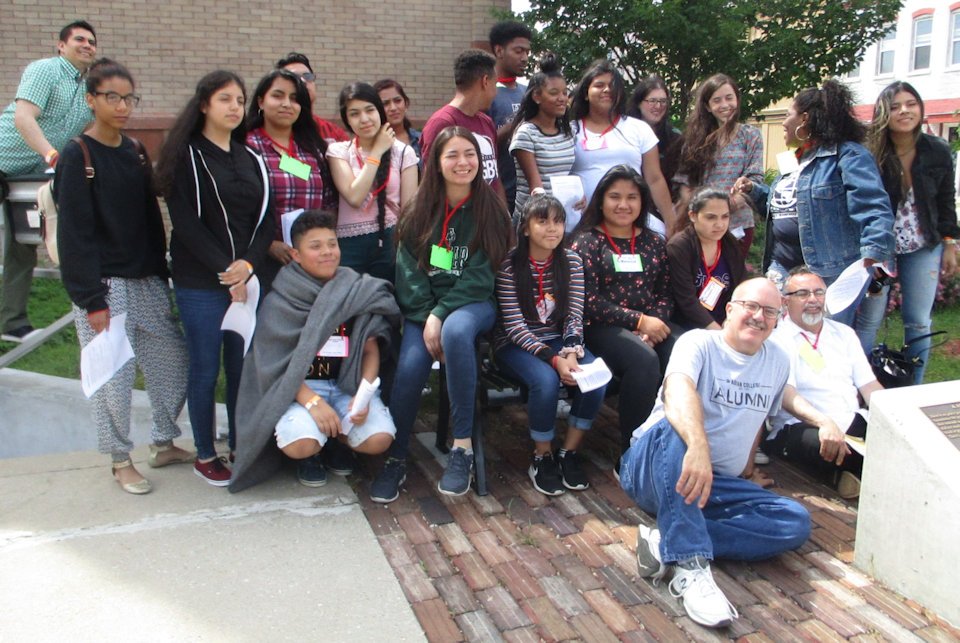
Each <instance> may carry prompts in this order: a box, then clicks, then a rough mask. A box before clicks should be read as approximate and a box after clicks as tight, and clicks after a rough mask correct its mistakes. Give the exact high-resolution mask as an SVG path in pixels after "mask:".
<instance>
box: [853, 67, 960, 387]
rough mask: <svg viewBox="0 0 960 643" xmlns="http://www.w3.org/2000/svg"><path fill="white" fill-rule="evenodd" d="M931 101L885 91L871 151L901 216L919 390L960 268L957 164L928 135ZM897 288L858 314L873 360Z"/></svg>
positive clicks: (899, 238) (901, 270) (897, 263)
mask: <svg viewBox="0 0 960 643" xmlns="http://www.w3.org/2000/svg"><path fill="white" fill-rule="evenodd" d="M923 115H924V107H923V99H922V98H920V94H919V92H917V90H916V89H914V87H913V85H911V84H910V83H905V82H899V81H898V82H895V83H892V84H890V85H888V86H887V87H885V88H884V90H883V91H882V92H880V96H879V97H878V98H877V103H876V105H875V106H874V109H873V121H872V122H871V123H870V127H869V129H868V131H867V147H868V149H869V150H870V152H871V154H873V157H874V158H875V159H876V160H877V164H878V165H879V166H880V176H881V178H882V179H883V187H884V189H886V191H887V194H888V195H889V196H890V207H891V208H892V209H893V211H894V212H895V218H894V224H893V232H894V236H895V237H896V256H895V257H894V261H893V262H891V263H892V265H890V266H888V269H889V272H890V273H891V274H894V275H896V277H897V279H898V280H899V281H900V293H901V296H902V300H901V304H900V312H901V314H902V315H903V339H904V342H905V343H906V344H907V345H908V352H907V354H908V355H909V356H911V357H919V358H920V359H921V360H922V362H921V365H920V367H919V368H917V369H916V370H915V371H914V374H913V377H914V384H922V383H923V373H924V370H925V365H926V361H927V356H928V353H929V350H930V340H929V339H921V340H916V338H917V337H920V336H921V335H926V334H928V333H929V332H930V322H931V313H932V310H933V302H934V298H935V297H936V294H937V286H938V284H939V282H940V279H941V278H944V279H946V278H948V277H950V276H951V275H952V274H953V273H954V272H956V270H957V245H956V244H957V242H956V238H957V237H958V236H960V228H958V226H957V212H956V203H955V198H956V194H955V189H954V183H953V160H952V156H953V155H952V153H951V152H950V146H949V145H947V143H946V142H945V141H944V140H943V139H941V138H937V137H936V136H931V135H930V134H925V133H923V131H921V130H922V127H923ZM888 293H889V286H885V287H884V289H883V290H882V291H881V292H880V293H878V294H876V295H868V296H867V297H866V298H865V299H864V300H863V302H862V303H861V304H860V310H859V311H858V312H857V321H856V328H857V334H858V335H859V336H860V342H861V344H862V345H863V348H864V350H865V351H866V352H867V354H869V353H870V350H871V349H872V348H873V342H874V339H875V338H876V334H877V328H878V327H879V325H880V322H881V321H883V317H884V314H885V313H886V310H887V297H888Z"/></svg>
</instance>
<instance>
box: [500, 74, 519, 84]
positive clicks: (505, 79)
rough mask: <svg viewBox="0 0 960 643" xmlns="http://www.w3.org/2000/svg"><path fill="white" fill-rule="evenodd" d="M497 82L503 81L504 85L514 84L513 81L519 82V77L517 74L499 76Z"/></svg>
mask: <svg viewBox="0 0 960 643" xmlns="http://www.w3.org/2000/svg"><path fill="white" fill-rule="evenodd" d="M497 82H498V83H503V84H504V85H512V84H513V83H515V82H517V77H516V76H498V77H497Z"/></svg>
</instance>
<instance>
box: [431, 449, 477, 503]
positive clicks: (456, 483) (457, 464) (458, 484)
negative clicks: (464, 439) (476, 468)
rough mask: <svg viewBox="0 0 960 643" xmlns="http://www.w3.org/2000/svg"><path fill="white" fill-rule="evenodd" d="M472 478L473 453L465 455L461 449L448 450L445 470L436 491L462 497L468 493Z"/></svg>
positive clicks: (464, 451)
mask: <svg viewBox="0 0 960 643" xmlns="http://www.w3.org/2000/svg"><path fill="white" fill-rule="evenodd" d="M472 478H473V452H472V451H471V452H470V453H467V452H466V450H464V449H462V448H461V447H454V448H452V449H450V459H449V460H448V461H447V470H446V471H444V472H443V476H442V477H441V478H440V482H438V483H437V489H438V490H439V491H440V493H442V494H445V495H448V496H462V495H463V494H465V493H467V492H468V491H470V480H471V479H472Z"/></svg>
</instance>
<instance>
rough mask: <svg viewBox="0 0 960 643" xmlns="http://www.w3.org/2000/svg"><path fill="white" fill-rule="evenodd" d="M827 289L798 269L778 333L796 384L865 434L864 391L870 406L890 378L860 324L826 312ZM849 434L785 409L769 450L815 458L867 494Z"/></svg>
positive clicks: (856, 433)
mask: <svg viewBox="0 0 960 643" xmlns="http://www.w3.org/2000/svg"><path fill="white" fill-rule="evenodd" d="M825 295H826V284H824V282H823V279H821V278H820V277H819V276H817V275H815V274H813V272H811V271H810V269H809V268H807V267H806V266H798V267H796V268H794V269H793V270H791V271H790V274H789V276H788V277H787V282H786V284H785V285H784V293H783V300H784V303H785V305H786V309H787V317H786V318H785V319H784V320H783V321H782V322H781V323H780V325H779V327H778V328H777V330H776V331H775V332H774V333H773V335H772V336H771V341H773V342H775V343H776V344H777V345H778V346H780V347H781V348H782V349H783V350H784V352H786V353H787V356H788V357H789V358H790V372H791V375H792V377H793V380H794V382H795V384H794V386H796V389H797V392H798V393H800V395H802V396H803V397H804V399H806V400H808V401H809V402H810V403H811V404H813V405H814V406H815V407H816V408H818V409H819V410H821V411H823V412H824V413H825V414H826V415H829V416H830V417H831V418H833V419H834V421H835V422H836V424H837V425H838V426H841V427H846V432H845V434H846V435H848V436H853V437H854V438H859V439H863V438H864V437H866V434H867V419H868V417H869V415H868V414H869V411H868V410H867V409H862V408H860V400H859V399H858V396H857V394H858V393H859V394H860V395H861V396H863V399H864V401H865V402H866V404H867V405H868V406H869V404H870V396H871V395H872V394H873V393H874V391H879V390H882V389H883V386H881V385H880V383H879V382H878V381H877V378H876V376H875V375H874V374H873V370H872V369H871V368H870V363H869V362H868V361H867V358H866V355H864V353H863V349H862V348H860V344H859V341H858V340H857V334H856V332H855V331H854V330H853V329H851V328H850V327H849V326H846V325H844V324H841V323H839V322H835V321H833V320H830V319H825V318H824V316H823V301H824V297H825ZM843 440H845V436H844V434H843V433H839V434H838V433H830V432H828V431H826V430H824V429H821V428H818V427H816V426H811V425H809V424H807V423H805V422H803V421H801V420H798V419H797V418H795V417H794V416H792V415H791V414H789V413H787V412H785V411H784V410H782V409H781V411H780V412H779V413H777V414H776V415H775V416H774V417H773V418H772V419H771V420H770V435H769V436H768V437H767V439H766V440H765V441H764V443H763V450H764V451H765V452H767V453H770V454H771V455H774V454H775V455H779V456H782V457H784V458H786V459H788V460H793V461H797V462H800V463H804V464H807V465H809V466H812V467H813V468H814V470H815V471H816V472H817V473H818V474H820V475H821V476H823V477H825V478H827V479H828V481H829V482H831V483H832V484H833V485H834V486H835V487H836V489H837V492H838V493H839V494H840V496H841V497H843V498H856V497H857V496H859V495H860V473H861V471H862V470H863V456H862V455H860V454H859V453H857V452H856V450H851V449H850V448H849V447H848V446H847V445H846V444H845V443H844V442H843Z"/></svg>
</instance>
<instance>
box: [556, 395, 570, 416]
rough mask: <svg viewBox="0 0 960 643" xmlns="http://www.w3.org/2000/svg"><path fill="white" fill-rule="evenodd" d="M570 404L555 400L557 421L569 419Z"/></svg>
mask: <svg viewBox="0 0 960 643" xmlns="http://www.w3.org/2000/svg"><path fill="white" fill-rule="evenodd" d="M570 408H571V406H570V402H567V401H566V400H557V419H558V420H566V419H567V418H568V417H570Z"/></svg>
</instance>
